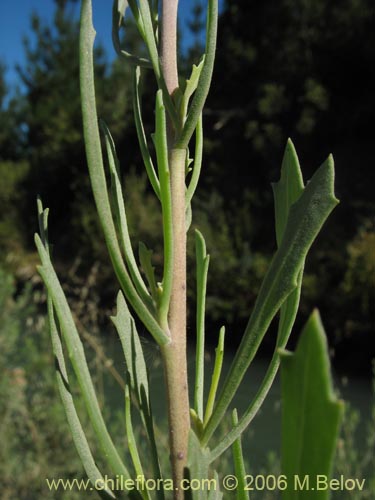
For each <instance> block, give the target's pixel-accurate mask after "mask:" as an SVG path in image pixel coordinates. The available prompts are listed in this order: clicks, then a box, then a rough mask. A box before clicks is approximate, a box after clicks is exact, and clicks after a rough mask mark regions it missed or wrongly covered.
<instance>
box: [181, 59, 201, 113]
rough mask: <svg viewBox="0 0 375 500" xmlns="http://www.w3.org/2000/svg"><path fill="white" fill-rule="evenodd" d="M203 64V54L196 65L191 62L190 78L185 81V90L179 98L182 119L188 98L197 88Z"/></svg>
mask: <svg viewBox="0 0 375 500" xmlns="http://www.w3.org/2000/svg"><path fill="white" fill-rule="evenodd" d="M203 64H204V56H203V57H202V60H201V61H200V63H199V64H198V66H197V65H195V64H193V67H192V70H191V75H190V78H189V79H188V80H186V82H185V90H184V93H183V95H182V98H181V116H182V118H183V119H185V116H186V113H187V108H188V104H189V100H190V98H191V96H192V95H193V94H194V92H195V90H196V88H197V85H198V82H199V77H200V74H201V71H202V68H203Z"/></svg>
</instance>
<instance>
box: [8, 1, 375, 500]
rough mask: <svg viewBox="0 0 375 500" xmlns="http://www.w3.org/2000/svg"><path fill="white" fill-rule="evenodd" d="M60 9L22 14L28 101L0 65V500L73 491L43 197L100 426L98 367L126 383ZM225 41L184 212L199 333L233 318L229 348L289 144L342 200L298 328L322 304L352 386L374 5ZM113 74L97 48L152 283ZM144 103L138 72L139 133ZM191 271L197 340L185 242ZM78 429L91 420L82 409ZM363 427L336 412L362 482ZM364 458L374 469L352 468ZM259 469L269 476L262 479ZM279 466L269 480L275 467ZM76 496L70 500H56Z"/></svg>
mask: <svg viewBox="0 0 375 500" xmlns="http://www.w3.org/2000/svg"><path fill="white" fill-rule="evenodd" d="M69 3H70V2H69V0H59V1H55V4H56V14H55V18H54V23H53V26H47V25H45V24H44V23H43V22H42V21H41V19H39V18H38V17H37V16H35V15H34V16H33V18H32V20H31V21H32V30H33V43H31V42H27V41H25V53H26V56H27V61H28V62H27V65H26V66H25V67H22V68H19V77H20V81H22V92H21V91H19V90H17V89H14V88H7V85H6V81H5V68H4V66H3V65H2V64H0V214H1V215H0V373H1V378H0V435H1V437H2V446H1V449H0V478H1V484H2V495H3V498H4V499H5V500H6V499H7V498H9V499H10V498H19V499H28V500H30V499H33V498H40V496H43V498H48V496H46V488H45V484H44V478H45V477H55V478H56V477H60V476H61V477H64V478H69V477H70V478H80V477H84V476H83V472H82V469H81V466H80V463H79V460H78V457H77V455H76V452H75V450H74V447H73V445H72V442H71V438H70V433H69V432H68V430H67V424H66V422H65V416H64V415H63V413H62V409H61V404H60V402H59V398H58V395H57V389H56V385H55V378H54V377H55V375H54V368H53V356H52V352H51V349H50V348H49V347H46V346H48V345H49V338H48V332H47V329H46V325H45V295H44V292H43V290H42V286H41V281H40V279H39V278H38V275H37V273H36V267H35V266H36V264H37V262H38V259H37V256H36V253H35V249H34V244H33V233H34V232H35V231H36V230H37V217H36V201H35V200H36V196H37V194H41V196H42V198H43V201H44V204H45V205H46V206H49V207H50V210H51V211H50V233H51V234H50V240H51V241H52V243H53V245H54V247H53V256H54V262H55V264H56V267H57V270H58V273H59V275H60V277H61V279H62V282H63V283H64V284H65V288H66V292H67V295H68V297H69V300H70V303H71V304H72V307H73V310H74V313H75V315H76V317H77V318H80V323H79V327H80V331H81V333H82V335H83V338H84V342H85V344H86V347H88V349H89V352H91V355H90V356H89V357H90V363H91V367H92V368H93V372H94V373H95V382H96V385H97V387H98V388H99V390H100V394H101V398H102V399H101V400H102V404H103V408H104V411H105V412H108V406H109V405H105V399H104V392H105V391H104V385H103V373H104V372H107V371H109V372H111V374H112V376H113V377H114V378H115V379H116V380H117V381H119V380H120V382H121V376H119V373H117V372H116V367H114V366H113V364H112V361H111V359H109V358H107V357H106V354H105V349H104V347H103V346H104V344H105V343H106V338H105V335H104V334H103V332H105V331H107V325H108V323H106V321H108V320H107V319H105V318H108V315H109V313H110V312H111V311H112V309H113V307H114V302H115V301H114V297H115V294H116V292H117V283H116V280H115V278H114V275H113V272H112V269H111V267H110V265H109V263H108V258H107V252H106V249H105V245H104V242H103V238H102V234H101V230H100V227H99V225H98V221H97V217H96V212H95V208H94V205H93V199H92V195H91V190H90V186H89V180H88V175H87V168H86V162H85V154H84V144H83V139H82V127H81V110H80V98H79V84H78V53H77V43H78V24H77V21H76V20H75V19H74V18H72V17H71V16H70V15H69V8H68V7H69ZM204 12H205V9H204V5H203V2H200V1H199V0H198V1H194V2H192V13H191V22H190V29H191V31H192V34H193V44H192V46H191V48H190V50H189V51H187V52H185V53H183V54H182V59H181V72H182V73H183V74H184V75H185V76H187V75H188V74H189V67H190V65H191V63H192V62H197V61H198V60H199V57H200V55H201V53H202V50H203V47H202V36H201V35H202V29H203V27H204V21H205V19H204ZM219 33H220V35H219V42H218V51H217V62H216V68H215V74H214V80H213V85H212V90H211V94H210V96H209V100H208V102H207V107H206V111H205V116H204V128H205V154H204V163H203V169H202V177H201V184H200V186H199V188H198V192H197V196H196V199H195V200H194V203H193V227H198V228H199V229H200V230H201V231H202V232H203V234H204V235H205V238H206V241H207V247H208V251H209V253H210V254H211V261H210V273H209V280H208V293H209V296H208V299H207V309H208V310H207V335H208V337H209V338H211V339H212V342H215V341H216V338H217V332H218V328H219V326H221V324H222V322H226V325H227V327H228V330H229V332H230V335H228V339H230V340H229V343H230V344H231V345H228V350H230V348H231V347H234V346H235V344H236V343H237V342H238V341H239V339H240V336H241V332H242V330H243V327H244V325H245V324H246V321H247V318H248V316H249V313H250V311H251V308H252V306H253V303H254V300H255V297H256V295H257V291H258V289H259V286H260V283H261V280H262V278H263V276H264V274H265V272H266V270H267V267H268V265H269V262H270V259H271V257H272V253H273V251H274V250H275V237H274V222H273V220H274V219H273V200H272V190H271V186H270V183H271V182H274V181H276V180H277V179H278V177H279V169H280V164H281V159H282V155H283V149H284V146H285V143H286V139H287V137H291V138H292V140H293V141H294V143H295V145H296V148H297V151H298V153H299V156H300V160H301V164H302V169H303V172H304V173H305V181H306V180H308V179H309V177H310V176H311V174H312V172H313V171H314V170H315V169H316V168H317V166H318V165H319V164H320V163H321V162H322V161H323V160H324V159H325V157H326V156H327V155H328V154H329V153H331V152H332V153H333V155H334V158H335V161H336V190H337V195H338V197H339V198H340V199H341V204H340V205H339V206H338V208H336V210H335V211H334V213H333V215H332V216H331V217H330V219H329V221H328V223H327V224H326V226H325V228H324V229H323V232H322V233H321V235H320V237H319V240H318V241H317V242H316V243H315V244H314V247H313V250H312V253H311V254H310V256H309V259H308V262H307V268H306V275H305V279H304V289H303V296H302V303H301V311H300V314H299V319H298V322H297V325H296V329H295V330H296V332H298V331H299V330H300V326H301V325H302V324H303V323H304V321H305V319H306V318H307V316H308V315H309V314H310V312H311V309H312V308H313V307H319V309H320V310H321V314H322V317H323V320H324V324H325V327H326V331H327V334H328V336H329V342H330V346H331V347H332V348H333V350H334V351H335V357H334V363H335V366H336V367H340V368H342V369H343V371H344V372H345V374H347V373H349V372H350V371H352V372H353V373H359V372H361V373H362V372H365V373H367V374H368V373H370V370H371V363H370V360H371V358H373V357H374V356H375V352H374V340H373V335H374V323H375V307H374V305H375V225H374V224H375V219H374V217H375V199H374V194H373V190H374V185H375V184H374V171H375V168H374V167H375V165H374V162H375V156H374V153H373V144H374V140H373V128H374V126H373V124H374V122H375V99H374V96H373V89H374V88H375V6H374V4H373V2H372V0H340V1H339V0H332V1H330V2H326V1H324V0H293V1H292V0H277V1H276V0H267V1H265V2H255V1H249V0H238V1H237V2H225V4H224V9H223V12H222V15H221V18H220V27H219ZM126 34H127V36H126V43H127V44H128V48H129V49H131V50H133V51H135V52H137V53H142V51H143V47H142V44H141V43H140V41H139V39H138V38H137V37H136V36H134V27H133V26H132V24H131V22H130V21H129V22H128V25H127V30H126ZM111 61H112V59H109V58H108V55H106V54H105V53H104V51H103V49H101V48H100V47H97V48H96V76H97V79H96V85H97V101H98V107H99V114H100V116H101V117H102V118H104V120H105V121H106V122H107V124H108V126H109V127H110V130H111V132H112V134H113V136H114V139H115V142H116V146H117V150H118V155H119V158H120V160H121V169H122V172H121V173H122V177H123V183H124V189H125V193H126V196H125V199H126V204H127V214H128V219H129V224H130V231H131V235H132V237H133V241H134V244H135V249H136V245H137V242H138V241H139V240H141V241H143V242H145V243H146V244H147V245H148V247H149V248H152V249H153V251H154V254H153V259H154V264H155V267H156V272H157V274H158V275H159V277H160V276H161V265H162V260H163V259H162V239H161V231H160V222H161V217H160V213H159V207H158V203H157V200H156V199H155V197H154V196H153V193H152V191H151V190H150V188H149V186H148V183H147V179H146V176H145V173H144V169H143V167H142V162H141V157H140V153H139V150H138V147H137V140H136V134H135V130H134V121H133V115H132V109H131V82H130V78H129V75H130V72H129V68H128V67H127V65H126V64H125V63H124V62H123V61H121V60H115V61H114V62H111ZM154 91H155V86H154V82H153V80H152V75H151V74H149V73H147V72H144V74H143V102H142V104H143V114H144V117H145V125H146V129H147V132H148V134H150V133H151V132H153V128H154V124H153V121H154V114H153V108H152V106H153V99H154ZM150 147H151V148H152V144H150ZM188 269H189V276H190V278H191V279H190V289H189V311H190V319H189V335H190V337H191V340H193V337H194V329H195V325H194V316H193V311H194V286H195V278H194V270H195V258H194V241H193V238H192V237H191V236H190V238H189V253H188ZM87 330H89V331H90V334H88V333H87ZM292 340H293V339H292ZM273 343H274V336H272V334H271V335H268V336H267V338H266V343H265V350H266V351H267V348H270V347H271V346H273ZM152 357H153V359H154V358H155V355H154V354H153V356H152ZM340 365H341V366H340ZM120 368H122V367H120ZM120 375H121V374H120ZM373 411H374V410H373ZM82 418H83V421H84V424H85V422H86V420H85V416H84V413H82ZM111 418H112V422H113V423H112V427H113V428H114V429H115V435H116V436H120V437H119V438H118V439H121V440H123V439H124V437H123V435H124V434H123V430H122V428H121V427H119V426H120V421H121V420H122V417H121V418H119V419H116V418H115V417H114V416H113V415H112V417H111ZM370 418H372V420H373V419H374V414H373V415H372V417H370ZM362 425H363V424H362V423H361V421H360V420H359V417H358V415H356V414H355V413H351V412H348V413H347V418H346V421H345V425H344V428H343V434H342V440H340V443H339V450H338V454H337V463H336V469H337V473H344V474H346V475H347V477H360V476H361V474H363V468H364V469H366V470H367V469H368V470H370V469H371V467H372V469H371V470H372V471H373V470H374V467H373V462H371V464H372V465H369V462H368V460H367V458H366V457H370V460H373V459H374V455H373V445H374V432H373V429H374V427H373V426H372V432H370V433H369V434H368V444H367V445H365V444H364V443H361V444H360V445H359V447H358V448H357V447H356V444H357V440H356V439H357V438H356V436H357V435H356V427H358V426H359V427H361V426H362ZM116 429H119V430H116ZM160 439H162V436H160ZM90 441H91V444H93V445H94V444H95V440H94V439H91V440H90ZM56 450H59V451H58V452H57V451H56ZM365 450H367V451H365ZM358 457H362V458H363V460H365V458H366V460H367V462H366V463H365V465H363V467H362V466H361V467H362V469H361V470H359V469H358V467H359V464H360V463H361V464H362V462H361V461H360V460H359V458H358ZM371 457H372V458H371ZM267 467H268V468H267V470H266V473H268V474H269V473H270V471H272V470H273V469H272V467H271V465H269V464H268V466H267ZM274 467H275V470H276V471H277V470H278V469H277V467H278V465H277V464H276V465H275V466H274ZM224 468H225V465H223V469H224ZM371 480H372V481H374V479H373V478H372V479H371ZM58 495H60V496H58ZM64 495H65V496H64ZM75 495H76V496H75ZM85 495H89V493H86V494H85ZM358 495H359V494H358ZM80 497H81V494H80V493H79V492H73V491H70V492H66V493H64V492H62V491H60V493H59V494H57V493H56V492H55V493H54V494H53V495H52V496H51V498H61V499H64V498H69V499H74V498H80ZM265 498H266V497H265ZM340 498H341V497H340ZM353 498H354V497H353ZM365 498H367V497H365V496H360V495H359V496H358V500H359V499H361V500H362V499H363V500H364V499H365ZM368 498H370V497H368Z"/></svg>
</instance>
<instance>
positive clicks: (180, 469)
mask: <svg viewBox="0 0 375 500" xmlns="http://www.w3.org/2000/svg"><path fill="white" fill-rule="evenodd" d="M185 157H186V152H185V150H182V149H172V150H170V154H169V164H170V172H171V191H172V219H173V282H172V294H171V300H170V306H169V316H168V324H169V330H170V335H171V339H172V340H171V342H170V343H169V344H167V345H165V346H163V347H162V352H163V358H164V369H165V377H166V385H167V394H168V413H169V438H170V453H171V454H170V459H171V465H172V472H173V478H174V481H175V485H177V486H178V485H179V484H181V480H182V479H183V473H184V467H185V465H186V460H187V442H188V433H189V428H190V415H189V397H188V381H187V362H186V229H185ZM174 498H175V499H176V500H177V499H183V491H175V495H174Z"/></svg>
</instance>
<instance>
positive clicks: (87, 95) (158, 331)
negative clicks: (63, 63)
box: [80, 0, 170, 345]
mask: <svg viewBox="0 0 375 500" xmlns="http://www.w3.org/2000/svg"><path fill="white" fill-rule="evenodd" d="M94 39H95V30H94V27H93V25H92V6H91V1H90V0H83V1H82V9H81V24H80V87H81V101H82V118H83V132H84V139H85V146H86V157H87V164H88V168H89V174H90V181H91V186H92V190H93V194H94V199H95V204H96V207H97V211H98V214H99V219H100V223H101V226H102V230H103V233H104V237H105V241H106V245H107V248H108V252H109V255H110V257H111V261H112V264H113V268H114V270H115V272H116V275H117V277H118V280H119V282H120V285H121V288H122V289H123V291H124V293H125V295H126V297H127V299H128V300H129V302H130V303H131V305H132V307H133V308H134V310H135V311H136V313H137V315H138V317H139V318H140V320H141V321H142V322H143V324H144V325H145V327H146V328H147V329H148V331H149V332H150V333H151V335H152V336H153V337H154V338H155V340H156V341H157V342H158V343H159V344H161V345H163V344H167V343H168V342H169V341H170V338H169V336H168V335H167V334H166V333H165V332H164V331H163V329H162V328H161V327H160V325H159V324H158V322H157V321H156V319H155V317H154V316H153V315H152V314H151V313H150V311H149V310H148V308H147V306H146V305H145V304H144V303H143V301H142V300H141V298H140V297H139V295H138V293H137V290H136V289H135V287H134V285H133V283H132V281H131V279H130V276H129V273H128V271H127V269H126V267H125V264H124V261H123V258H122V255H121V250H120V246H119V243H118V239H117V234H116V229H115V225H114V221H113V217H112V212H111V206H110V202H109V197H108V190H107V183H106V178H105V173H104V166H103V156H102V148H101V143H100V135H99V128H98V117H97V113H96V100H95V85H94V62H93V44H94Z"/></svg>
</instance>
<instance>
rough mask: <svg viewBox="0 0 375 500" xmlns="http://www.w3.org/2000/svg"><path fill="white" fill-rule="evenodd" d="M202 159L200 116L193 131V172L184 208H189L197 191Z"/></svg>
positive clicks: (201, 124) (201, 125)
mask: <svg viewBox="0 0 375 500" xmlns="http://www.w3.org/2000/svg"><path fill="white" fill-rule="evenodd" d="M202 157H203V123H202V114H201V115H200V117H199V120H198V123H197V128H196V130H195V154H194V165H193V172H192V175H191V179H190V182H189V185H188V187H187V190H186V195H185V199H186V207H189V206H190V204H191V200H192V198H193V196H194V193H195V190H196V189H197V185H198V181H199V176H200V173H201V168H202Z"/></svg>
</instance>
